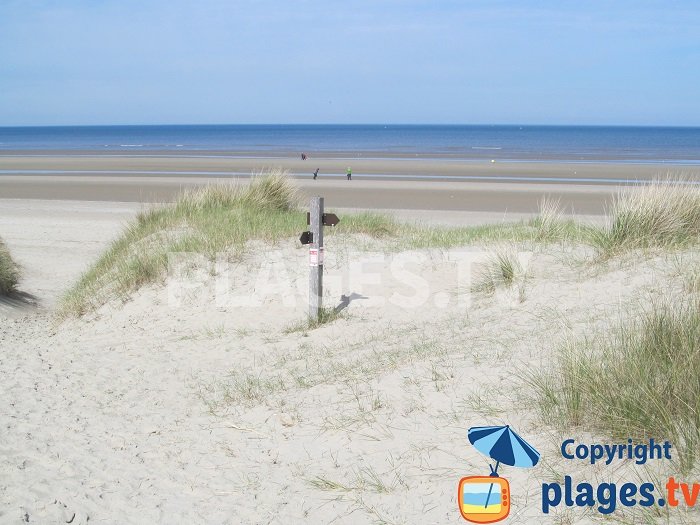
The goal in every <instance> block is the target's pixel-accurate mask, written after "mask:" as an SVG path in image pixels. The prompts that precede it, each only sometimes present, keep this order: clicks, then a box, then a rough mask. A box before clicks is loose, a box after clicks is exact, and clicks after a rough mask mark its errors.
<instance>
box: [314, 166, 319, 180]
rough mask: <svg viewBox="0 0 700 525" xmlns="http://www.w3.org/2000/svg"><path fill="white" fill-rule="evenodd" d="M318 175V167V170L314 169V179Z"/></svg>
mask: <svg viewBox="0 0 700 525" xmlns="http://www.w3.org/2000/svg"><path fill="white" fill-rule="evenodd" d="M316 177H318V168H316V171H314V180H316Z"/></svg>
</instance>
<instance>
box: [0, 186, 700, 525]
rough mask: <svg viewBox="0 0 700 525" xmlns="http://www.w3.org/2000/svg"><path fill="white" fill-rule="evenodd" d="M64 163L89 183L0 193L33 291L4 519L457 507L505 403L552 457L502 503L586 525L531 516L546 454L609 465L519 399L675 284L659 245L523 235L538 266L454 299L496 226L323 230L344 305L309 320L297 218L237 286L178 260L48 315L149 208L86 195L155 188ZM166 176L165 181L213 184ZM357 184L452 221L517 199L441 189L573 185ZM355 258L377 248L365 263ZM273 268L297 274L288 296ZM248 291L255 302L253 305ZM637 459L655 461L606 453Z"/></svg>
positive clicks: (310, 519)
mask: <svg viewBox="0 0 700 525" xmlns="http://www.w3.org/2000/svg"><path fill="white" fill-rule="evenodd" d="M8 177H9V176H4V177H3V180H4V181H7V180H14V181H19V182H18V183H17V185H16V186H14V187H16V188H23V190H22V191H27V192H30V191H31V190H32V188H34V193H33V194H32V195H33V196H34V197H37V196H44V197H48V195H46V194H45V193H42V192H46V191H47V189H46V188H47V187H48V188H60V187H61V184H62V182H61V180H56V181H55V182H53V184H54V185H53V186H48V185H46V184H44V182H45V179H43V180H42V181H41V182H42V183H41V184H38V182H35V183H34V184H33V185H32V184H29V183H27V182H25V181H22V180H21V179H23V178H25V177H27V176H25V175H15V176H12V178H11V179H8ZM70 180H72V184H73V185H74V187H73V188H72V189H70V190H66V191H68V192H69V193H67V195H68V194H69V195H72V196H73V195H76V194H78V195H80V196H82V199H80V200H74V201H69V200H61V198H60V197H61V194H60V193H59V194H57V195H52V196H51V199H46V198H44V199H37V198H34V199H26V198H24V199H20V198H17V199H8V198H3V199H0V232H2V236H3V238H4V239H5V241H6V242H7V244H8V246H9V248H10V249H11V251H12V254H13V256H14V257H15V258H16V260H17V262H18V263H19V264H20V266H21V268H22V272H23V277H22V281H21V284H20V294H18V295H15V296H13V297H12V298H7V299H3V300H2V302H1V303H0V316H2V317H3V322H2V327H1V328H0V346H1V347H2V348H3V359H2V360H1V361H0V377H2V378H3V381H2V385H1V386H0V395H1V397H2V398H3V399H5V400H7V401H8V405H7V409H6V410H5V411H3V412H2V414H0V428H2V436H3V444H2V451H3V453H2V454H1V455H0V471H1V472H3V477H2V481H0V502H1V505H0V522H3V523H5V522H7V523H24V522H30V523H34V522H36V523H66V522H67V523H81V524H87V523H88V522H89V523H95V522H97V523H99V522H105V523H117V522H118V523H146V522H148V523H172V522H184V521H190V522H197V523H200V522H201V523H203V522H207V523H246V524H258V523H377V522H383V523H421V524H422V523H458V522H459V519H460V518H459V516H458V514H456V510H455V502H454V499H455V498H454V492H455V486H456V482H457V480H458V479H459V478H460V477H461V476H464V475H474V474H485V473H487V472H488V464H487V461H486V460H485V458H484V457H483V456H481V455H480V454H478V453H477V452H476V451H475V450H474V449H473V448H470V447H469V445H468V442H467V440H466V430H467V427H468V426H470V425H473V424H499V422H502V421H504V420H506V421H508V422H509V423H510V424H511V425H514V426H515V427H517V428H518V430H519V431H520V432H521V433H523V434H524V435H526V436H527V439H528V440H529V441H530V442H531V443H532V444H533V445H534V446H536V447H537V449H538V450H540V451H541V452H542V454H543V458H545V459H544V460H543V461H544V465H545V467H544V468H541V469H537V470H532V471H529V470H520V469H510V470H508V471H507V474H506V475H507V477H508V478H509V479H510V482H511V483H512V484H513V487H514V489H513V495H512V501H513V507H514V509H517V510H516V511H515V512H514V513H513V515H512V517H511V518H510V520H511V521H510V522H512V523H527V524H540V523H561V522H562V521H561V520H562V519H565V520H568V521H566V522H567V523H595V522H596V521H595V519H594V518H593V517H592V516H590V515H589V514H587V513H585V512H582V513H579V514H578V515H577V516H575V517H572V515H571V514H570V513H568V512H567V511H566V509H563V510H562V511H561V512H560V511H559V510H557V511H556V512H553V513H552V514H551V515H550V516H546V517H543V515H542V514H541V511H540V508H539V501H538V491H539V490H540V489H539V487H540V484H541V483H542V481H543V480H544V479H547V476H548V472H551V471H556V470H558V469H562V468H566V469H568V470H567V472H569V473H570V472H579V470H580V471H581V475H582V476H587V477H589V478H590V476H591V475H593V476H594V477H595V476H599V475H600V476H609V472H600V473H598V472H597V471H591V470H590V469H585V465H583V466H582V465H578V466H575V467H574V466H572V465H562V463H561V458H559V459H557V455H558V449H557V447H558V443H559V442H560V439H561V435H560V434H558V433H557V432H556V431H555V430H554V429H553V428H548V427H543V426H542V424H541V422H540V420H539V418H538V415H537V413H536V410H535V409H534V408H533V407H532V406H531V405H528V403H529V402H528V401H527V399H529V398H528V396H529V394H528V393H527V391H528V386H527V383H526V381H525V376H524V375H523V372H524V371H525V370H529V369H531V368H532V367H538V366H545V365H546V364H547V363H549V362H551V360H552V359H553V355H554V352H555V351H556V348H557V347H558V346H559V345H561V344H563V343H564V342H565V341H566V340H569V339H571V338H577V337H582V336H584V335H586V334H590V333H592V331H595V330H599V329H600V330H602V329H605V328H606V327H608V326H609V325H610V323H611V319H613V318H616V317H617V316H619V314H620V311H621V310H620V309H621V306H620V305H625V306H624V308H625V311H626V312H627V313H628V314H629V315H632V313H633V312H635V311H638V309H639V308H640V307H641V305H642V304H643V302H644V301H645V300H646V298H647V297H649V296H650V295H657V294H671V295H673V294H678V293H682V286H683V284H682V281H680V280H679V279H678V278H677V277H676V276H675V275H676V274H675V273H674V272H673V271H672V265H670V263H669V256H668V255H664V254H657V255H653V256H650V257H646V258H641V259H638V258H635V257H627V258H623V259H622V260H618V261H615V262H612V263H610V264H604V265H602V266H601V265H593V264H591V263H590V262H586V261H588V260H589V258H590V257H591V253H590V250H589V249H586V248H581V247H578V248H574V249H572V250H570V249H562V248H560V247H557V246H544V245H537V244H530V243H521V244H516V245H512V247H513V248H514V249H516V250H518V252H519V253H520V254H521V255H522V256H523V257H524V261H526V262H525V264H526V267H527V279H526V280H523V281H522V283H521V284H519V285H518V286H517V287H515V288H514V289H510V290H502V291H498V292H497V293H496V294H495V295H478V294H477V295H469V302H468V303H463V302H460V297H459V292H458V290H460V288H459V278H460V277H459V272H458V271H457V268H456V267H455V264H454V260H455V257H457V258H459V257H460V256H463V255H464V253H465V252H464V250H466V251H467V252H472V251H484V250H485V251H488V250H490V249H492V248H490V247H489V246H488V245H478V244H475V245H471V246H462V247H460V248H459V249H456V250H441V249H424V250H418V251H416V250H412V251H406V252H399V253H393V254H387V253H385V252H384V250H385V246H384V245H383V243H382V241H381V240H371V239H369V238H366V237H362V236H359V237H357V236H351V237H346V236H343V235H340V236H334V235H330V234H329V237H328V239H327V240H326V252H327V257H328V260H327V262H326V268H327V270H326V272H327V277H326V282H327V288H326V291H325V298H324V301H326V304H328V305H331V306H336V305H337V306H343V305H344V306H343V308H344V315H343V316H342V317H341V318H340V319H338V320H336V321H334V322H333V323H330V324H328V325H324V326H321V327H318V328H316V329H313V330H307V329H304V328H303V324H302V325H300V323H301V322H302V321H303V319H304V316H305V311H306V297H305V291H306V288H305V286H306V275H307V271H308V270H307V269H308V266H307V258H308V254H307V250H306V249H305V248H304V247H301V246H300V245H299V243H298V241H297V240H296V238H293V239H288V240H287V241H284V242H281V243H276V244H272V245H270V244H265V243H260V242H253V243H252V244H251V245H250V246H249V248H250V249H249V252H248V255H247V256H246V257H245V258H244V259H243V260H241V261H239V262H237V263H236V264H235V266H234V267H232V268H230V271H231V272H232V273H231V274H230V275H229V274H226V275H227V277H226V279H227V280H226V283H228V285H229V286H231V288H230V290H231V291H232V292H233V293H234V299H233V300H231V301H228V302H226V301H225V302H223V303H222V302H221V301H220V297H219V296H218V293H219V292H217V291H216V290H218V289H219V286H220V284H221V282H220V281H219V280H218V279H220V278H221V274H220V273H219V274H216V275H217V277H214V275H215V274H214V273H209V272H210V270H211V269H209V270H206V272H205V275H209V277H205V278H204V279H203V280H200V279H199V278H196V279H195V281H193V282H194V286H190V284H192V283H190V284H187V285H186V286H185V289H184V292H182V289H180V288H177V287H176V289H177V290H180V292H178V293H176V294H175V296H173V285H178V286H180V285H182V282H180V281H178V278H177V276H170V277H168V278H167V279H166V280H165V281H164V282H162V283H160V284H154V285H148V286H146V287H144V288H142V289H141V290H139V291H138V292H136V293H134V294H132V295H131V296H130V297H128V298H122V299H116V298H115V299H114V300H112V301H109V302H108V303H107V304H105V305H103V306H102V307H100V308H99V309H98V310H97V311H95V312H93V313H90V314H89V315H86V316H84V317H81V318H77V319H68V320H64V321H57V320H56V318H55V314H54V312H55V308H56V304H57V301H58V300H59V298H60V297H61V295H62V294H63V293H65V291H66V290H67V288H68V287H70V286H71V285H72V283H74V282H75V281H76V280H77V279H78V278H79V276H80V274H81V273H82V272H84V271H85V270H86V269H87V268H88V267H89V266H90V265H91V264H93V263H94V261H95V260H96V258H97V257H98V256H99V254H100V253H102V252H103V251H104V250H105V249H106V248H107V247H108V245H109V243H110V242H111V241H112V239H114V238H116V237H117V236H119V235H120V234H121V232H123V231H124V228H125V227H126V226H127V224H128V223H129V221H130V220H131V219H133V217H135V215H136V214H137V213H138V212H139V211H142V210H144V209H148V208H149V207H150V204H148V202H143V203H142V202H134V201H136V200H137V199H136V198H135V197H134V198H128V199H124V200H125V201H131V202H115V201H108V200H106V198H107V196H108V195H107V194H106V193H105V194H104V195H102V198H96V197H98V196H99V193H90V192H91V191H102V190H95V189H94V188H102V189H104V187H103V186H101V185H102V184H108V183H109V184H114V185H115V186H114V188H117V187H120V185H126V186H129V185H132V186H133V188H131V189H129V190H128V191H132V192H135V191H137V190H136V188H140V189H141V190H143V188H144V187H148V186H147V184H145V183H144V182H143V181H142V179H140V178H136V177H133V178H122V177H121V176H120V177H116V178H115V177H111V176H109V177H102V176H95V175H89V176H86V177H82V176H81V177H76V176H73V177H72V178H71V179H70ZM159 180H160V181H161V182H162V181H163V179H160V178H149V179H148V183H153V184H155V183H156V182H158V181H159ZM211 180H219V181H220V178H217V179H211ZM86 181H88V182H89V183H90V184H93V185H94V186H89V185H88V186H87V188H93V189H86V186H84V184H85V182H86ZM165 181H166V182H167V184H171V185H172V186H167V187H166V188H167V189H168V191H174V188H175V186H176V185H177V186H178V187H180V186H187V185H188V184H191V185H195V184H200V183H201V182H202V181H201V180H200V179H196V178H186V179H180V178H177V177H172V176H168V177H166V178H165ZM317 182H318V185H317V186H312V185H311V182H306V181H302V186H301V187H302V188H303V189H304V191H310V190H309V188H311V187H316V188H320V189H321V192H322V193H324V194H326V195H332V196H334V198H337V199H338V200H339V201H341V202H344V203H351V204H352V203H354V201H351V200H347V201H342V196H343V195H345V194H346V193H345V192H346V191H348V190H347V189H346V188H347V184H348V183H347V181H342V180H341V181H317ZM4 184H5V186H3V189H6V188H8V187H13V186H12V184H10V183H7V182H5V183H4ZM349 184H352V187H353V188H358V189H355V190H354V191H356V192H357V193H356V195H358V196H362V198H363V199H365V200H363V202H366V201H369V202H374V203H377V205H379V204H381V203H382V202H385V201H381V200H379V197H377V194H381V192H382V191H383V192H386V195H387V196H386V197H384V198H387V199H388V195H389V194H390V192H392V187H393V188H394V190H393V191H394V193H393V195H394V197H395V198H396V197H397V196H396V191H400V192H403V193H400V194H399V195H400V196H401V197H402V198H403V197H404V196H406V195H409V196H410V195H414V197H413V198H415V199H418V198H419V197H418V196H419V195H421V194H422V193H424V192H425V193H427V194H428V195H432V197H429V198H428V200H427V201H419V200H416V201H410V200H409V201H400V200H399V201H391V202H394V206H396V207H398V206H404V207H405V208H407V207H408V206H407V205H406V202H416V204H419V203H420V202H423V204H422V206H423V208H422V211H420V209H419V210H407V209H405V208H404V209H398V208H397V209H395V210H393V211H392V210H388V211H389V212H390V213H395V214H396V215H397V218H400V219H404V220H409V221H411V220H412V221H416V220H423V221H425V222H426V223H428V224H439V223H442V224H445V223H446V224H453V225H454V224H466V223H479V222H484V221H487V222H488V220H489V219H491V220H499V221H500V222H502V221H503V220H506V219H516V220H517V219H519V216H518V215H514V216H510V215H506V216H503V214H496V215H490V214H489V213H487V212H479V211H475V210H470V209H469V207H468V206H463V207H462V208H459V207H458V206H454V207H455V208H458V210H460V211H455V210H454V209H453V207H452V206H453V205H452V204H451V201H450V200H448V195H450V194H451V193H452V194H454V195H467V194H469V193H470V192H473V191H482V192H483V193H482V195H487V194H492V195H493V196H494V199H497V198H499V196H501V195H502V194H501V193H500V192H499V191H497V190H498V188H503V189H504V190H506V194H507V191H513V192H514V194H513V195H516V196H514V197H513V199H515V202H524V201H523V199H527V198H531V199H532V202H533V203H534V202H536V200H537V198H539V197H540V195H541V194H544V193H549V192H547V190H548V189H556V188H560V187H561V185H551V186H543V185H532V186H529V185H511V184H498V183H494V184H492V185H482V184H475V183H457V182H449V181H445V182H433V183H428V182H424V181H422V182H418V181H401V182H391V183H390V182H385V181H381V180H356V181H355V180H353V181H352V182H351V183H349ZM392 185H393V186H392ZM397 185H400V186H401V187H402V190H396V189H395V187H396V186H397ZM462 185H463V189H460V186H462ZM436 187H437V188H436ZM18 191H19V190H18ZM334 191H335V193H334ZM614 191H616V188H615V187H614V186H613V187H609V188H608V187H605V188H597V187H591V186H589V185H583V186H580V187H577V188H576V189H575V192H574V193H575V194H580V195H594V196H595V197H590V198H592V199H599V197H600V195H598V194H596V193H593V192H604V194H605V195H607V196H610V195H612V192H614ZM76 192H78V193H76ZM79 192H83V193H79ZM460 192H462V193H460ZM587 192H590V193H587ZM112 195H114V194H112ZM117 195H120V194H117ZM170 195H172V194H170ZM596 195H597V196H596ZM335 196H337V197H335ZM430 198H433V199H434V200H433V201H431V200H429V199H430ZM372 199H377V200H372ZM518 199H520V200H519V201H518ZM329 200H330V199H329ZM426 202H427V203H428V204H426ZM494 202H495V201H494ZM441 203H442V207H440V206H441ZM596 203H597V205H600V202H598V201H596ZM428 206H432V207H433V209H432V210H431V209H426V208H428ZM390 208H391V207H390ZM486 208H487V209H488V208H489V207H488V206H487V207H486ZM477 209H478V208H477ZM496 209H499V208H496ZM526 209H527V210H529V208H526ZM345 211H346V213H350V212H351V211H352V210H345ZM441 214H447V215H446V216H441ZM526 216H527V215H524V216H523V217H526ZM446 217H447V218H446ZM672 257H673V258H674V260H679V259H678V258H679V257H680V258H689V260H690V259H693V258H694V257H696V254H695V252H694V251H692V250H691V251H690V252H682V253H679V254H675V255H673V256H672ZM397 260H403V261H407V264H409V266H408V268H410V270H411V272H412V274H413V275H414V277H413V278H410V279H408V281H406V279H405V274H404V278H403V279H398V278H397V277H396V273H395V272H396V271H395V267H394V265H395V262H396V261H397ZM358 263H359V264H360V265H361V266H362V267H364V268H365V271H364V272H361V273H360V274H359V280H358V275H357V274H354V273H353V272H356V271H357V270H356V269H357V264H358ZM202 264H203V265H204V266H203V268H205V269H206V268H208V266H207V263H206V262H203V263H202ZM353 268H355V270H353ZM219 271H220V270H219ZM270 271H272V272H273V273H272V274H270V273H269V272H270ZM366 272H369V274H367V273H366ZM270 275H277V276H281V275H283V276H284V281H278V280H275V283H277V284H275V285H274V286H273V288H272V289H270V288H266V287H265V285H264V284H261V283H265V279H269V278H270ZM353 275H355V277H353ZM399 275H401V274H399ZM265 276H267V277H265ZM417 276H420V282H419V281H416V280H415V279H416V278H417ZM187 279H190V278H189V277H188V278H187ZM261 279H262V280H261ZM287 281H288V283H287ZM186 282H190V281H186ZM280 282H282V284H285V283H287V284H285V286H288V285H289V286H291V288H285V289H286V290H287V291H286V292H283V293H281V292H280V291H279V286H280ZM178 283H179V284H178ZM261 286H262V288H261ZM275 286H277V288H275ZM265 290H267V291H265ZM421 290H423V291H424V292H425V293H426V294H427V295H425V296H424V297H422V293H423V292H422V291H421ZM416 291H418V292H420V293H418V295H416ZM183 293H184V295H183ZM236 297H237V298H238V299H236ZM421 297H422V298H421ZM251 298H254V299H255V301H257V302H255V301H254V302H255V304H248V303H247V302H246V301H248V300H249V299H251ZM417 298H418V300H416V299H417ZM241 299H245V300H246V301H244V303H240V302H237V301H240V300H241ZM300 326H302V327H301V328H300ZM572 469H573V470H572ZM636 475H642V476H643V475H646V474H645V471H641V472H640V473H632V472H630V470H629V469H623V470H620V469H618V470H617V471H616V473H615V477H616V478H620V479H622V478H624V477H625V476H627V477H629V476H636ZM605 479H607V478H605Z"/></svg>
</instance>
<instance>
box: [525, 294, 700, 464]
mask: <svg viewBox="0 0 700 525" xmlns="http://www.w3.org/2000/svg"><path fill="white" fill-rule="evenodd" d="M531 381H532V383H533V385H534V386H535V387H536V391H537V393H538V396H539V404H540V407H541V409H542V412H543V415H544V416H545V419H546V420H547V421H558V422H559V423H560V424H563V425H564V426H572V427H580V428H582V429H583V430H584V431H592V432H598V433H602V434H603V435H609V436H611V437H613V438H619V439H626V438H628V437H631V438H636V439H646V438H649V437H653V438H655V439H656V440H658V441H661V440H666V439H667V440H669V441H671V443H672V444H673V446H674V449H675V450H676V454H677V459H678V460H679V461H680V465H681V467H682V468H683V469H684V470H687V469H690V468H692V466H693V465H694V464H695V462H696V458H697V455H698V452H699V450H700V449H698V446H700V303H698V300H697V298H695V299H692V298H690V299H687V300H685V301H673V302H672V301H668V302H656V303H654V302H652V303H651V304H649V305H648V306H647V307H646V309H645V311H644V312H643V313H642V314H641V315H639V316H637V317H636V318H633V319H630V320H626V321H622V322H620V323H619V325H618V326H617V327H615V328H614V329H612V330H610V331H609V332H607V333H603V334H600V335H599V336H597V337H594V338H589V339H584V340H578V341H574V342H571V343H569V344H567V345H566V346H564V347H563V348H562V349H561V352H560V354H559V357H558V359H557V361H556V363H555V366H554V367H553V368H552V369H551V370H549V371H546V372H535V373H533V375H532V376H531Z"/></svg>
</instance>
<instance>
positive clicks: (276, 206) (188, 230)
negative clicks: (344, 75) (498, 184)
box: [59, 170, 700, 317]
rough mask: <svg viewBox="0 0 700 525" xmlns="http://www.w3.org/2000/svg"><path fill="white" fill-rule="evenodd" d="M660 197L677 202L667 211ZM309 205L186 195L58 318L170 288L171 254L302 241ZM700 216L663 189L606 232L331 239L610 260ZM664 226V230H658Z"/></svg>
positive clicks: (268, 188)
mask: <svg viewBox="0 0 700 525" xmlns="http://www.w3.org/2000/svg"><path fill="white" fill-rule="evenodd" d="M657 186H658V187H657ZM659 195H663V197H664V198H665V199H671V202H670V203H665V204H664V205H661V204H660V201H659V199H660V198H661V197H659ZM674 199H675V200H674ZM300 204H301V203H300V202H299V197H298V195H297V190H296V188H295V186H294V184H293V183H292V181H291V179H290V178H289V177H288V176H287V175H286V173H285V172H282V171H280V170H277V171H273V172H270V173H266V174H259V175H258V176H256V177H254V178H253V180H252V181H251V182H250V184H247V185H245V184H238V183H227V184H220V185H212V186H206V187H203V188H200V189H197V190H193V191H189V192H186V193H183V194H182V195H181V196H180V197H179V198H178V199H177V200H176V201H175V202H174V203H173V204H170V205H167V206H162V207H159V208H156V209H152V210H150V211H147V212H144V213H141V214H139V215H138V216H137V217H136V219H135V220H134V221H132V222H131V223H130V224H129V226H128V227H127V229H126V231H125V232H124V233H123V234H122V236H121V237H119V238H118V239H117V240H116V241H114V242H113V243H112V245H111V246H110V247H109V248H108V250H107V251H106V252H105V253H104V254H103V255H102V257H100V258H99V259H98V260H97V262H96V263H95V264H94V265H93V266H92V267H91V268H90V269H89V270H88V271H87V272H86V273H85V274H84V275H83V276H82V277H81V278H80V280H79V281H78V283H77V284H76V285H75V286H74V287H73V288H72V289H70V290H69V292H68V293H67V294H66V295H65V296H64V298H63V301H62V303H61V306H60V308H59V316H62V317H65V316H71V315H73V316H74V315H82V314H83V313H85V312H87V311H89V310H92V309H94V308H95V307H98V306H100V305H101V304H103V303H105V302H106V301H108V300H109V299H110V298H111V297H114V296H117V297H122V298H125V297H129V295H130V294H131V293H132V292H134V291H135V290H137V289H138V288H139V287H141V286H142V285H145V284H148V283H153V282H158V281H159V280H162V279H163V277H164V276H165V274H166V272H167V265H168V256H169V254H172V253H178V252H190V253H197V254H201V255H204V256H205V257H207V258H209V259H211V260H214V259H215V258H216V256H217V254H220V253H227V256H229V257H231V258H236V257H242V256H243V255H244V253H245V247H246V243H247V242H248V241H250V240H262V241H265V242H269V243H275V242H278V241H280V240H283V239H285V240H289V241H290V242H296V238H297V237H298V235H299V234H300V233H301V232H302V231H304V230H305V229H306V228H307V225H306V220H305V219H306V213H305V211H306V210H305V209H302V208H300V207H299V206H300ZM659 208H660V209H661V211H659ZM696 208H698V209H700V189H698V188H695V187H693V188H690V187H685V186H684V187H683V191H681V189H680V188H677V187H676V186H673V185H671V186H668V185H663V186H660V185H654V186H651V187H649V188H648V189H643V190H640V191H638V192H634V193H631V194H630V196H626V197H624V198H620V199H619V200H618V201H616V204H615V206H614V207H613V210H612V212H613V216H612V222H611V226H610V227H609V228H606V229H599V228H594V227H590V226H584V225H580V224H577V223H576V222H575V221H573V220H565V219H563V218H562V216H561V212H560V211H559V207H558V203H556V202H552V201H547V200H544V201H543V202H542V203H541V210H540V214H539V216H538V217H537V218H535V219H533V220H531V221H527V222H513V223H501V224H494V225H482V226H469V227H435V226H424V225H417V224H403V223H399V222H397V221H395V220H394V219H393V218H391V217H390V216H388V215H386V214H381V213H369V212H365V213H357V214H344V215H343V216H342V217H341V222H340V224H339V225H338V226H336V227H335V228H332V229H331V228H327V229H326V231H325V235H326V236H327V237H328V238H330V237H332V236H333V235H341V234H360V235H365V236H368V237H370V238H374V239H379V240H381V249H383V250H385V251H399V250H412V249H424V248H455V247H461V246H468V245H474V244H478V243H482V244H491V243H501V244H503V243H522V242H531V243H555V242H559V243H561V242H569V243H578V244H588V245H591V244H593V245H594V246H597V247H598V249H599V250H600V252H601V253H603V254H604V255H606V254H610V253H613V252H618V251H622V250H623V249H632V248H638V247H646V246H652V245H655V244H659V243H661V244H674V243H678V242H691V241H692V239H693V238H694V237H693V236H694V235H695V236H697V229H698V228H700V219H699V218H698V217H700V211H698V210H696ZM663 210H666V211H663ZM696 212H697V213H696ZM659 224H662V225H665V227H664V228H661V229H659V228H658V225H659ZM660 231H661V232H665V233H659V232H660ZM505 277H506V278H507V277H508V276H507V275H505Z"/></svg>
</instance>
